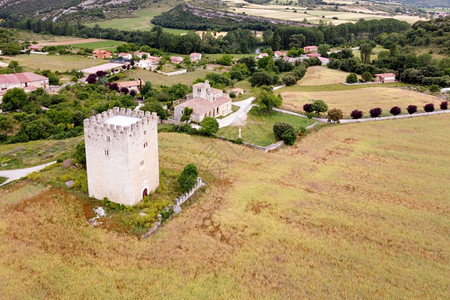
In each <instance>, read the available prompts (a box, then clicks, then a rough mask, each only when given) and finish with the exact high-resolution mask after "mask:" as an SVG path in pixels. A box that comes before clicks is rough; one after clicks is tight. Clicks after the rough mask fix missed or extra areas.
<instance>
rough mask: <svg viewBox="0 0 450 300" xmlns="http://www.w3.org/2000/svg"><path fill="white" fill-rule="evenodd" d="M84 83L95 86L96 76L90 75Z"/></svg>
mask: <svg viewBox="0 0 450 300" xmlns="http://www.w3.org/2000/svg"><path fill="white" fill-rule="evenodd" d="M86 82H87V83H89V84H96V83H97V75H95V74H90V75H89V76H88V77H87V78H86Z"/></svg>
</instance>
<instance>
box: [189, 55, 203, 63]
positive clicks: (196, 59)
mask: <svg viewBox="0 0 450 300" xmlns="http://www.w3.org/2000/svg"><path fill="white" fill-rule="evenodd" d="M189 59H190V61H191V62H199V61H200V60H201V59H202V54H201V53H191V55H189Z"/></svg>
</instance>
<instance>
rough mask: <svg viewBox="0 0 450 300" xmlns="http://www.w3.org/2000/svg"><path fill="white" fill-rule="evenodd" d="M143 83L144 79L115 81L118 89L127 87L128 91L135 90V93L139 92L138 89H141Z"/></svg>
mask: <svg viewBox="0 0 450 300" xmlns="http://www.w3.org/2000/svg"><path fill="white" fill-rule="evenodd" d="M144 84H145V82H144V81H139V80H131V81H120V82H117V86H118V87H119V89H121V88H127V89H128V90H129V91H130V92H131V91H135V92H136V93H139V91H140V90H141V86H143V85H144Z"/></svg>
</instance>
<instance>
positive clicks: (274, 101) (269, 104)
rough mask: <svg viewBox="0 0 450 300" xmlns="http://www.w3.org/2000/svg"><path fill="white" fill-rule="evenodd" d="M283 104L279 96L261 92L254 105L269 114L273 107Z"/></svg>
mask: <svg viewBox="0 0 450 300" xmlns="http://www.w3.org/2000/svg"><path fill="white" fill-rule="evenodd" d="M282 102H283V99H282V98H281V95H275V94H274V93H272V92H269V91H265V90H262V91H261V92H260V93H259V96H258V98H257V99H256V103H258V105H259V107H260V109H261V110H263V111H266V112H270V111H272V108H274V107H280V106H281V104H282Z"/></svg>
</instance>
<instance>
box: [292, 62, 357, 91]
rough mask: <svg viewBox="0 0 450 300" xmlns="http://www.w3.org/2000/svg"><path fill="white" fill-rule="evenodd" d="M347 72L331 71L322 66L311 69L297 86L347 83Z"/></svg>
mask: <svg viewBox="0 0 450 300" xmlns="http://www.w3.org/2000/svg"><path fill="white" fill-rule="evenodd" d="M348 74H350V73H347V72H343V71H339V70H334V69H330V68H327V67H322V66H314V67H309V68H308V69H307V71H306V74H305V76H304V77H303V78H302V79H301V80H299V81H298V82H297V85H302V86H303V85H324V84H335V83H342V82H345V79H346V78H347V76H348Z"/></svg>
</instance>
